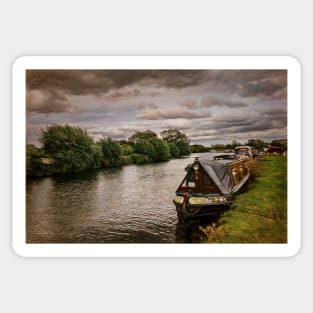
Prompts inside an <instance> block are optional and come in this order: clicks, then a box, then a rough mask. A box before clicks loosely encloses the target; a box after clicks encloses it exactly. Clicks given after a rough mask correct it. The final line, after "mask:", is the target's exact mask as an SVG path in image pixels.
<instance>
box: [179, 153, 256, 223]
mask: <svg viewBox="0 0 313 313" xmlns="http://www.w3.org/2000/svg"><path fill="white" fill-rule="evenodd" d="M217 157H219V159H218V160H209V159H206V158H203V159H202V158H201V159H200V158H195V160H194V162H193V163H192V164H189V165H188V166H187V167H186V169H185V170H186V171H187V174H186V175H185V177H184V179H183V180H182V182H181V184H180V185H179V187H178V188H177V190H176V196H175V198H174V199H173V202H174V204H175V206H176V210H177V215H178V218H179V220H180V221H183V222H185V221H188V220H190V219H192V218H199V217H205V216H212V215H217V214H220V213H222V212H223V211H225V210H226V209H228V208H229V206H230V204H231V203H232V201H233V199H234V196H235V195H236V194H237V193H238V192H239V191H240V190H241V189H242V187H243V186H244V185H245V184H246V183H247V181H248V180H249V177H250V169H249V162H250V160H251V158H247V157H245V158H237V156H236V155H233V154H231V155H219V156H217Z"/></svg>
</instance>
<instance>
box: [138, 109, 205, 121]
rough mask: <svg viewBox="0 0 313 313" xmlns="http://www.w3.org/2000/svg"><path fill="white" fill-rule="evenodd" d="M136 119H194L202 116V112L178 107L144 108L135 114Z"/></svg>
mask: <svg viewBox="0 0 313 313" xmlns="http://www.w3.org/2000/svg"><path fill="white" fill-rule="evenodd" d="M136 117H137V118H138V119H146V120H162V119H174V118H187V119H196V118H202V117H203V113H201V112H199V111H192V110H188V109H182V108H180V107H173V108H156V109H154V108H153V109H152V108H151V109H150V108H148V109H145V110H144V112H143V113H140V114H138V115H137V116H136Z"/></svg>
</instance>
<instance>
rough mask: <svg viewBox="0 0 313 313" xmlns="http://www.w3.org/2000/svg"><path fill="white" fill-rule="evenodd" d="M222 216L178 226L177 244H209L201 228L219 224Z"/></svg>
mask: <svg viewBox="0 0 313 313" xmlns="http://www.w3.org/2000/svg"><path fill="white" fill-rule="evenodd" d="M220 217H221V215H216V216H211V217H206V218H201V219H194V220H192V221H189V222H187V223H180V222H178V223H177V224H176V231H175V235H176V243H200V242H207V237H205V236H204V235H203V233H202V232H201V231H200V229H199V226H202V227H206V226H209V225H212V224H213V223H215V224H219V219H220Z"/></svg>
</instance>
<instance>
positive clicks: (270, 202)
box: [201, 156, 287, 243]
mask: <svg viewBox="0 0 313 313" xmlns="http://www.w3.org/2000/svg"><path fill="white" fill-rule="evenodd" d="M259 166H260V173H259V175H258V176H256V177H255V178H254V179H253V181H251V182H250V183H249V185H248V187H247V190H246V191H245V192H244V193H242V194H240V195H238V196H237V197H236V198H235V200H234V202H233V204H232V206H231V209H230V210H229V211H227V212H225V213H224V214H223V216H222V218H221V219H220V222H219V223H218V225H216V224H213V225H210V226H207V227H201V231H202V232H203V233H204V234H205V236H207V241H208V242H209V243H286V242H287V157H279V156H267V157H264V158H263V159H261V161H260V163H259Z"/></svg>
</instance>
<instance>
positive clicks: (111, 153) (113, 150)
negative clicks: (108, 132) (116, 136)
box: [100, 138, 122, 167]
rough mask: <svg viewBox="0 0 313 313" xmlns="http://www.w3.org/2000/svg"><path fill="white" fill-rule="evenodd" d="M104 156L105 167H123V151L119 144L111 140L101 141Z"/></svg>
mask: <svg viewBox="0 0 313 313" xmlns="http://www.w3.org/2000/svg"><path fill="white" fill-rule="evenodd" d="M100 145H101V148H102V154H103V166H104V167H116V166H121V165H122V149H121V146H120V145H119V143H118V142H116V141H113V140H112V139H111V138H108V139H107V140H100Z"/></svg>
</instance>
